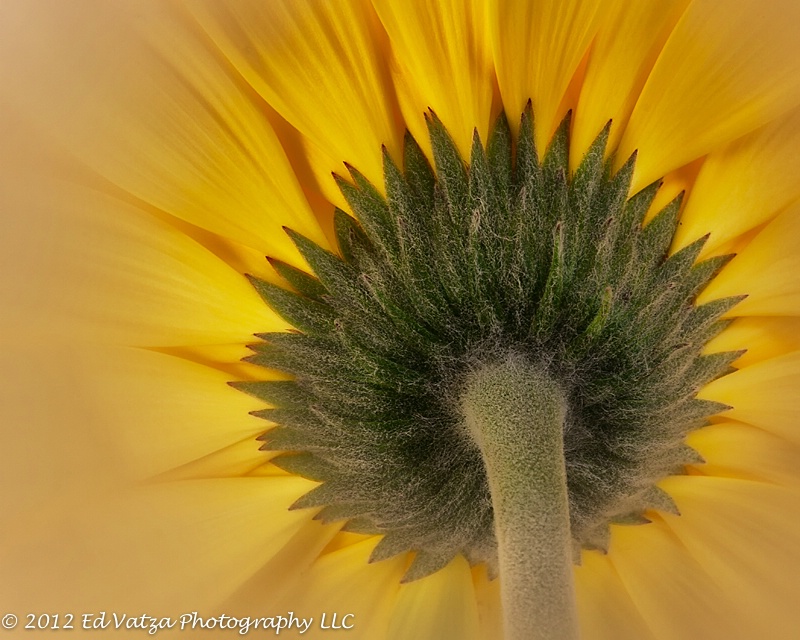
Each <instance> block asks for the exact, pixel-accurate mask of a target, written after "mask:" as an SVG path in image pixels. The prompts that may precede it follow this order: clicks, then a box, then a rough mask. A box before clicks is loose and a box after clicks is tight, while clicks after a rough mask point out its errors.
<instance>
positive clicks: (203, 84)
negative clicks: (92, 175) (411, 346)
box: [0, 0, 325, 264]
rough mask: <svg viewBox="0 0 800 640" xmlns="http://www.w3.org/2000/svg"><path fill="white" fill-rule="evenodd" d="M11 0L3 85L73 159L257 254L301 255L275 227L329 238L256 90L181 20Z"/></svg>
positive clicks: (163, 7) (150, 7)
mask: <svg viewBox="0 0 800 640" xmlns="http://www.w3.org/2000/svg"><path fill="white" fill-rule="evenodd" d="M22 6H23V5H22V3H20V4H19V7H22ZM37 6H38V5H37ZM19 7H18V10H17V11H14V12H12V13H14V15H15V16H16V14H17V13H19V14H22V15H19V16H16V19H15V20H13V21H12V23H15V22H18V23H19V24H14V25H9V24H8V23H6V26H5V30H12V29H14V30H15V32H14V33H4V34H3V36H2V37H0V40H2V41H3V42H4V45H5V47H7V49H5V50H3V52H2V53H0V58H2V59H3V60H13V64H2V65H0V79H2V83H3V86H4V87H5V88H6V91H7V93H6V95H8V96H9V101H10V104H11V105H12V106H15V107H16V108H17V110H18V111H20V112H22V113H24V114H25V117H27V118H29V119H30V120H31V121H32V122H33V124H34V125H35V126H36V127H38V128H40V129H41V130H42V131H44V132H45V133H46V134H47V135H49V136H51V137H52V138H53V140H54V141H57V142H59V143H61V144H63V145H64V146H65V147H66V148H68V149H69V150H70V153H72V154H73V155H74V156H75V157H77V158H78V159H79V160H80V161H82V162H84V163H85V164H86V165H87V166H88V167H90V168H91V169H93V170H94V171H96V172H97V173H98V174H99V175H101V176H103V177H104V178H106V179H107V180H109V181H110V182H111V183H113V184H114V185H117V186H118V187H119V188H121V189H122V190H124V191H127V192H129V193H131V194H132V195H134V196H135V197H137V198H139V199H141V200H142V201H143V202H146V203H148V204H150V205H152V206H155V207H158V208H160V209H163V210H164V211H166V212H168V213H170V214H171V215H174V216H175V217H177V218H179V219H182V220H186V221H188V222H190V223H192V224H194V225H197V226H199V227H201V228H203V229H207V230H209V231H211V232H213V233H216V234H218V235H220V236H223V237H225V238H229V239H231V240H233V241H235V242H238V243H241V244H242V245H245V246H249V247H253V248H254V249H256V250H257V251H259V252H260V253H262V254H270V255H274V256H276V257H279V258H281V259H284V260H288V261H291V262H293V263H296V264H302V262H300V257H299V255H298V253H297V251H296V249H295V248H294V246H293V245H292V243H291V242H290V241H289V239H288V238H287V237H286V236H285V234H284V233H282V231H281V226H282V225H288V226H291V227H293V228H295V229H296V230H298V231H300V232H301V233H304V234H305V235H309V236H311V237H313V238H314V239H315V240H318V241H322V242H324V241H325V238H324V235H323V234H322V232H321V230H320V228H319V225H318V223H317V222H316V220H315V218H314V216H313V214H312V213H311V211H310V209H309V207H308V203H307V202H306V200H305V197H304V196H303V193H302V191H301V189H300V187H299V185H298V183H297V180H296V178H295V176H294V173H293V171H292V169H291V167H290V165H289V162H288V161H287V159H286V156H285V154H284V152H283V150H282V148H281V145H280V143H279V142H278V139H277V137H276V136H275V134H274V132H273V130H272V128H271V127H270V125H269V122H268V120H267V118H266V117H265V116H264V114H263V112H262V111H261V110H260V108H259V105H258V103H257V102H256V101H255V100H254V96H253V95H250V94H248V93H247V87H246V85H245V84H244V83H243V82H242V80H241V79H240V78H238V77H237V76H236V74H235V72H232V71H231V70H230V68H228V67H227V66H226V64H225V62H224V60H221V59H220V56H219V55H218V53H215V52H214V48H213V45H211V44H210V43H209V42H208V41H207V40H206V39H204V37H203V36H202V35H198V33H197V30H196V28H193V21H192V20H191V18H188V17H187V16H183V15H181V13H180V12H178V11H176V10H175V9H174V7H173V5H172V4H170V3H164V2H158V1H154V2H150V1H147V0H146V1H145V2H140V3H137V4H136V5H135V6H133V5H124V4H120V5H110V4H108V3H102V2H83V1H82V2H81V4H80V5H78V6H76V5H75V3H69V4H64V3H59V2H50V3H48V4H47V7H48V9H47V10H36V9H35V7H34V6H33V5H31V6H30V9H28V10H24V11H23V10H22V9H20V8H19ZM17 30H21V33H17V32H16V31H17ZM42 41H46V42H47V46H43V45H42V44H41V42H42ZM256 99H257V97H256Z"/></svg>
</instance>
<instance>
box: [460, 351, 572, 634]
mask: <svg viewBox="0 0 800 640" xmlns="http://www.w3.org/2000/svg"><path fill="white" fill-rule="evenodd" d="M462 409H463V412H464V417H465V420H466V424H467V427H468V428H469V431H470V434H471V436H472V438H473V439H474V440H475V442H476V443H477V445H478V447H479V448H480V451H481V454H482V455H483V460H484V464H485V466H486V474H487V477H488V481H489V489H490V492H491V496H492V506H493V508H494V517H495V532H496V535H497V544H498V553H499V569H500V587H501V594H502V603H503V619H504V624H505V634H506V638H507V639H508V640H577V638H578V618H577V613H576V609H575V594H574V586H573V570H572V538H571V535H570V522H569V500H568V494H567V484H566V470H565V465H564V445H563V425H564V415H565V403H564V397H563V394H562V392H561V390H560V389H559V388H558V386H557V385H556V384H555V382H554V381H553V380H552V379H551V378H550V377H548V375H547V374H546V373H544V372H543V371H542V370H541V368H538V367H535V366H533V365H532V364H530V363H528V362H527V361H526V360H524V359H523V358H522V357H515V356H511V357H508V358H506V360H504V361H502V362H500V363H496V364H492V365H488V366H483V367H481V368H479V369H477V370H475V371H473V372H472V373H471V374H470V376H469V378H468V380H467V386H466V389H465V391H464V395H463V397H462Z"/></svg>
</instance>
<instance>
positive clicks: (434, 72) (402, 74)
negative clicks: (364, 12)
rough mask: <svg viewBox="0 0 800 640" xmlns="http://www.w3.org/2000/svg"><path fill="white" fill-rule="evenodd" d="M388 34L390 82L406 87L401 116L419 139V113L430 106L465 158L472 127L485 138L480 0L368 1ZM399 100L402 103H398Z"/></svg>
mask: <svg viewBox="0 0 800 640" xmlns="http://www.w3.org/2000/svg"><path fill="white" fill-rule="evenodd" d="M373 5H374V6H375V10H376V11H377V13H378V16H379V17H380V20H381V22H382V23H383V26H384V27H385V29H386V31H387V32H388V34H389V40H390V42H391V47H392V54H393V69H392V70H393V75H394V77H395V83H396V84H401V85H402V86H407V87H409V89H410V92H411V95H412V100H413V101H411V102H410V104H408V103H407V104H406V105H403V106H404V109H403V115H404V116H405V120H406V122H407V123H411V122H413V123H414V126H411V125H409V126H410V128H411V129H412V131H413V132H414V134H415V137H417V139H418V140H425V139H427V135H420V134H422V132H423V131H425V123H424V119H423V113H424V112H425V111H426V110H427V109H428V108H431V109H433V111H434V112H435V113H436V115H438V116H439V118H440V119H441V120H442V122H443V123H444V124H445V126H446V127H447V129H448V131H449V132H450V135H452V136H453V140H454V141H455V143H456V145H457V146H458V149H459V151H461V155H462V156H463V157H464V158H469V155H470V147H471V146H472V133H473V131H474V130H475V129H476V128H477V130H478V133H479V134H480V136H481V140H483V141H484V144H485V143H486V140H487V138H488V133H489V124H490V117H491V108H492V93H493V85H494V69H493V67H492V56H491V51H490V48H489V42H488V37H487V36H488V34H487V33H486V29H485V25H486V13H487V7H486V4H485V3H484V2H483V1H482V0H467V1H466V2H462V1H461V0H443V1H442V2H436V3H431V2H425V1H424V0H412V1H409V2H392V1H391V0H373ZM401 105H402V102H401Z"/></svg>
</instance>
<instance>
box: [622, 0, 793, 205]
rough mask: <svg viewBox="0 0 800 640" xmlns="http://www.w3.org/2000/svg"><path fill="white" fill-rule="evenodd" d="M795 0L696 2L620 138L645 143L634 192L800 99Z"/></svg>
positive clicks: (628, 149)
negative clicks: (722, 4)
mask: <svg viewBox="0 0 800 640" xmlns="http://www.w3.org/2000/svg"><path fill="white" fill-rule="evenodd" d="M799 21H800V4H798V3H797V2H795V1H794V0H775V1H774V2H770V3H766V4H765V3H763V2H758V1H757V0H732V1H731V2H726V3H725V6H724V8H722V7H720V4H719V2H716V0H696V1H695V2H693V3H692V4H691V5H690V6H689V8H688V10H687V11H686V13H685V14H684V15H683V17H682V18H681V20H680V21H679V22H678V24H677V26H676V27H675V30H674V31H673V32H672V35H671V36H670V38H669V40H668V41H667V43H666V45H665V47H664V50H663V51H662V52H661V55H660V56H659V58H658V61H657V62H656V64H655V66H654V68H653V71H652V73H651V74H650V77H649V78H648V80H647V84H646V85H645V87H644V89H643V90H642V94H641V97H640V98H639V100H638V101H637V103H636V106H635V108H634V110H633V113H632V115H631V118H630V122H629V123H628V127H627V129H626V130H625V134H624V135H623V138H622V140H621V142H620V147H619V155H618V156H617V162H618V163H622V162H624V160H625V159H626V158H628V157H629V156H630V154H631V153H633V151H634V150H636V149H638V150H639V155H638V158H637V164H636V173H635V176H634V182H633V185H632V187H633V191H637V190H639V189H641V188H642V187H644V186H646V185H648V184H650V183H651V182H653V181H654V180H656V179H658V178H659V177H661V176H662V175H664V174H665V173H667V172H668V171H671V170H672V169H675V168H677V167H679V166H682V165H684V164H686V163H687V162H689V161H691V160H693V159H695V158H697V157H699V156H701V155H704V154H706V153H708V152H709V151H712V150H714V149H715V148H717V147H719V146H721V145H723V144H726V143H728V142H730V141H731V140H734V139H736V138H738V137H740V136H742V135H744V134H746V133H748V132H750V131H753V130H754V129H756V128H758V127H760V126H762V125H764V124H766V123H768V122H770V121H771V120H774V119H775V118H777V117H778V116H780V115H782V114H783V113H785V112H787V111H788V110H789V109H791V108H792V107H794V106H795V105H797V104H798V103H800V73H798V71H800V65H799V64H798V61H800V39H798V38H797V37H796V33H795V31H796V30H795V28H794V25H796V24H798V22H799Z"/></svg>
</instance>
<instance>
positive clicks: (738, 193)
mask: <svg viewBox="0 0 800 640" xmlns="http://www.w3.org/2000/svg"><path fill="white" fill-rule="evenodd" d="M798 173H800V109H795V110H794V111H793V112H792V113H790V114H789V115H788V116H785V117H782V118H779V119H778V120H776V121H775V122H773V123H771V124H769V125H767V126H766V127H762V128H761V129H759V130H758V131H754V132H753V133H751V134H749V135H747V136H745V137H743V138H741V139H739V140H736V141H735V142H732V143H730V144H728V145H726V146H725V147H723V148H721V149H719V150H716V151H713V152H712V153H711V154H709V156H708V158H706V161H705V163H704V164H703V168H702V169H701V171H700V174H699V175H698V177H697V181H696V182H695V184H694V188H693V189H692V194H691V197H690V198H689V199H688V200H687V202H686V207H685V208H684V210H683V213H682V215H681V224H680V226H679V227H678V230H677V232H676V233H675V241H674V246H675V247H676V248H679V247H682V246H685V245H687V244H689V243H690V242H692V241H694V240H696V239H697V238H699V237H701V236H704V235H705V234H706V233H709V232H710V233H711V236H710V237H709V239H708V242H707V243H706V246H705V247H704V248H703V252H704V254H708V253H710V252H711V251H712V250H714V249H715V248H717V247H719V246H721V245H723V244H725V243H726V242H729V241H730V240H732V239H734V238H736V237H738V236H740V235H741V234H743V233H745V232H747V231H749V230H751V229H754V228H756V227H758V226H759V225H761V224H764V223H765V222H767V221H768V220H770V219H771V218H772V217H773V216H775V215H776V214H777V213H779V212H780V211H781V209H783V208H784V207H786V206H787V205H788V204H789V203H791V202H793V201H794V200H797V199H798V197H800V185H798V181H797V175H798Z"/></svg>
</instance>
